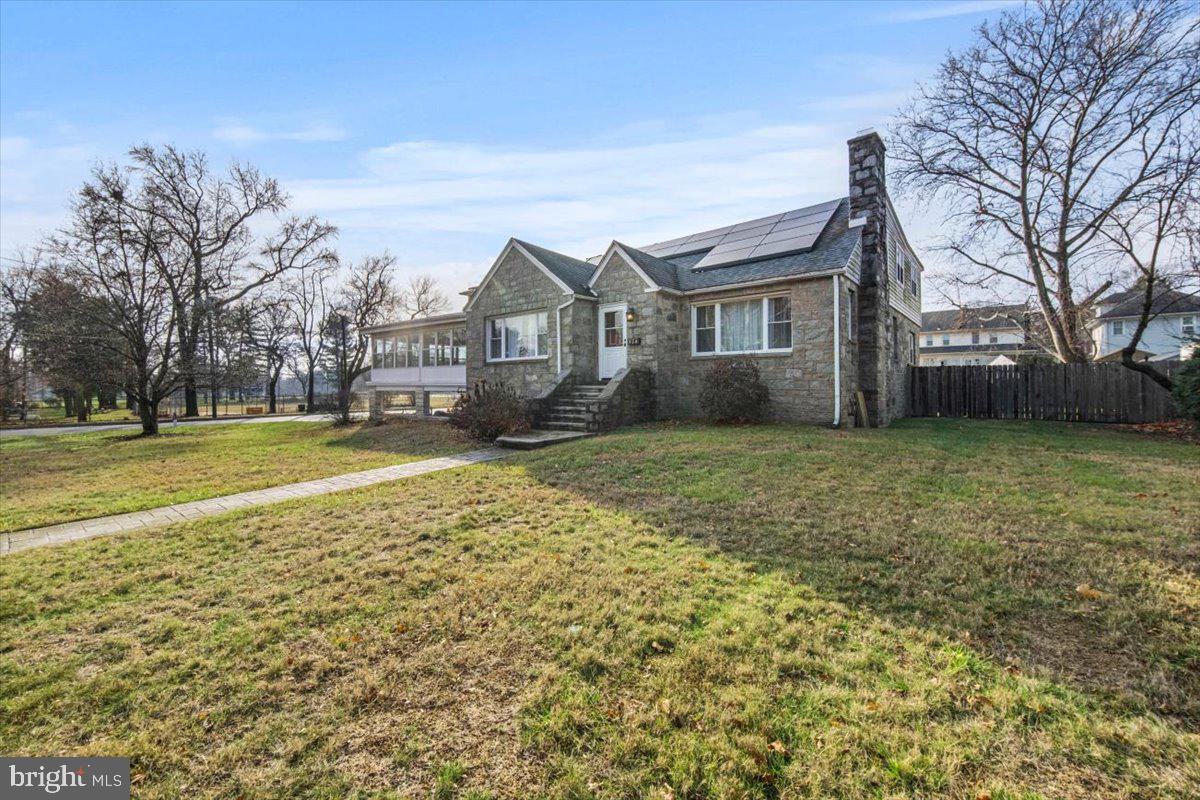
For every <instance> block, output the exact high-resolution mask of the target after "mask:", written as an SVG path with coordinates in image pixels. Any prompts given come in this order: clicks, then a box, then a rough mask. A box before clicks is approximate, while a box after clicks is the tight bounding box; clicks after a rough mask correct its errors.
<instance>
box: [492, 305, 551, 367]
mask: <svg viewBox="0 0 1200 800" xmlns="http://www.w3.org/2000/svg"><path fill="white" fill-rule="evenodd" d="M539 314H546V348H547V352H545V353H538V354H537V355H536V356H514V357H512V358H505V357H504V356H500V357H499V358H492V331H491V327H492V322H494V321H495V320H498V319H515V318H517V317H536V316H538V315H539ZM535 324H536V323H535ZM500 332H501V334H500V352H501V353H503V352H504V351H505V350H506V349H507V348H506V347H505V345H506V344H507V343H508V342H507V339H508V328H504V327H502V328H500ZM533 341H534V345H535V346H536V345H537V341H538V335H537V334H536V333H535V334H534V337H533ZM549 348H550V315H549V314H548V313H547V312H546V311H545V310H543V309H540V308H539V309H535V310H533V311H518V312H516V313H512V314H497V315H496V316H494V317H487V318H486V319H484V321H483V358H484V362H485V363H487V364H513V363H516V362H518V361H548V360H549V359H550V353H549Z"/></svg>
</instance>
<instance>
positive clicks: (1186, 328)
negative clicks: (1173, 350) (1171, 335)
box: [1179, 314, 1196, 338]
mask: <svg viewBox="0 0 1200 800" xmlns="http://www.w3.org/2000/svg"><path fill="white" fill-rule="evenodd" d="M1179 331H1180V333H1182V334H1183V335H1184V336H1187V337H1188V338H1193V337H1195V335H1196V315H1195V314H1188V315H1187V316H1186V317H1181V318H1180V320H1179Z"/></svg>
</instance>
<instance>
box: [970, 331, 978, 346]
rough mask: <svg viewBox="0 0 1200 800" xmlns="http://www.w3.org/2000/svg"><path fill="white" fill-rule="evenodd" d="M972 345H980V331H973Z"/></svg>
mask: <svg viewBox="0 0 1200 800" xmlns="http://www.w3.org/2000/svg"><path fill="white" fill-rule="evenodd" d="M971 344H979V331H971Z"/></svg>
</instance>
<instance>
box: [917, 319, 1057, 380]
mask: <svg viewBox="0 0 1200 800" xmlns="http://www.w3.org/2000/svg"><path fill="white" fill-rule="evenodd" d="M1027 318H1028V310H1027V309H1026V307H1025V306H1023V305H1012V306H980V307H978V308H952V309H948V310H945V311H926V312H925V313H924V314H922V315H921V341H920V346H921V351H920V365H921V366H922V367H953V366H959V367H961V366H973V365H1000V364H1015V363H1017V357H1018V356H1021V355H1029V354H1033V353H1037V352H1039V350H1038V348H1037V347H1036V346H1034V345H1033V344H1031V343H1029V342H1027V341H1026V338H1025V329H1024V328H1023V327H1022V324H1024V326H1025V327H1028V323H1027V321H1026V320H1027Z"/></svg>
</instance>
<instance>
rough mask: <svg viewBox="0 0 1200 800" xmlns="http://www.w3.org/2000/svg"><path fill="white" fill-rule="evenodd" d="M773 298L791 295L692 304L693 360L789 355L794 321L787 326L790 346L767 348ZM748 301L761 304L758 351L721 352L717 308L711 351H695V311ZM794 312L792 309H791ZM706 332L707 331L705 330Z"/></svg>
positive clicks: (794, 334)
mask: <svg viewBox="0 0 1200 800" xmlns="http://www.w3.org/2000/svg"><path fill="white" fill-rule="evenodd" d="M775 297H786V298H788V299H789V300H790V299H791V297H792V296H791V294H790V293H788V292H775V293H773V294H764V295H751V296H749V297H725V298H722V299H720V300H710V301H708V302H696V303H692V308H691V336H692V357H693V358H712V357H714V356H756V355H763V354H768V355H769V354H781V353H791V352H792V351H793V350H794V349H795V346H796V320H795V318H793V319H790V320H789V321H788V324H789V325H790V326H791V329H792V344H791V345H790V346H788V347H767V346H766V344H767V342H769V341H771V338H770V314H769V311H770V304H769V302H768V301H770V300H771V299H772V298H775ZM749 300H758V301H759V302H760V303H762V307H763V313H762V342H763V347H762V348H761V349H758V350H722V349H721V311H720V309H719V308H717V309H715V310H714V311H713V317H714V322H715V324H716V327H715V328H714V329H713V331H714V332H713V348H714V349H713V350H704V351H699V350H697V349H696V309H697V308H700V307H701V306H720V305H721V304H722V303H745V302H747V301H749ZM793 310H794V309H793ZM706 330H707V329H706Z"/></svg>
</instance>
